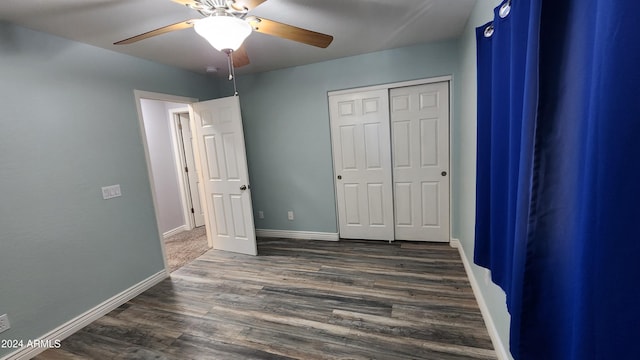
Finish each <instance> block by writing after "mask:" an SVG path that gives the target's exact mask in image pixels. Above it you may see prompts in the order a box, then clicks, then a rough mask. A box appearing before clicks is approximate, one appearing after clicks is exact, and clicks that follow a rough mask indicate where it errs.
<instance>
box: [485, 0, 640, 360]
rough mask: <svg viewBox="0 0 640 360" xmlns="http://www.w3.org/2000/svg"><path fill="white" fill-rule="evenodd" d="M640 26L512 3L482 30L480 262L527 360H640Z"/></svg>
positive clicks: (602, 12)
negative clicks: (503, 299)
mask: <svg viewBox="0 0 640 360" xmlns="http://www.w3.org/2000/svg"><path fill="white" fill-rule="evenodd" d="M509 10H510V11H509ZM638 26H640V2H638V1H637V0H615V1H612V0H565V1H549V0H548V1H544V0H529V1H525V0H513V1H512V2H505V3H504V4H502V5H501V6H500V7H498V8H496V13H495V18H494V21H492V22H491V23H489V24H486V25H484V26H482V27H480V28H478V29H477V49H478V142H477V184H476V190H477V201H476V242H475V255H474V259H475V262H476V263H477V264H478V265H481V266H484V267H486V268H488V269H490V270H491V275H492V279H493V281H494V282H495V283H496V284H498V285H499V286H500V287H502V289H504V291H505V293H506V295H507V308H508V310H509V312H510V314H511V334H510V335H511V336H510V349H511V353H512V354H513V356H514V358H515V359H517V360H521V359H531V360H539V359H558V360H573V359H575V360H578V359H580V360H583V359H640V347H639V346H637V344H636V343H637V342H638V341H640V325H638V324H640V288H639V287H638V286H636V283H637V282H638V279H639V278H640V259H637V258H638V257H639V256H640V160H639V159H638V157H640V37H639V36H637V35H636V34H640V29H638Z"/></svg>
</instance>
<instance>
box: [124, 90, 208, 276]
mask: <svg viewBox="0 0 640 360" xmlns="http://www.w3.org/2000/svg"><path fill="white" fill-rule="evenodd" d="M133 96H134V98H135V102H136V110H137V111H138V129H139V130H140V140H141V141H142V146H143V148H144V157H145V161H146V164H147V177H148V178H149V185H150V186H151V189H150V190H151V198H152V200H153V211H154V213H155V216H156V224H157V229H156V232H157V236H158V242H160V249H161V250H162V260H163V261H164V269H165V272H166V273H167V276H168V275H169V264H168V263H167V253H166V251H165V248H164V238H163V236H162V230H161V229H160V221H159V219H160V213H159V211H158V199H157V198H156V192H155V190H154V189H155V184H154V181H153V173H152V172H151V155H150V154H149V144H148V142H147V134H146V132H145V130H144V118H143V117H142V106H141V103H140V100H142V99H148V100H159V101H167V102H175V103H184V104H185V105H188V104H191V103H194V102H197V101H198V99H196V98H190V97H184V96H177V95H169V94H163V93H155V92H149V91H141V90H133ZM209 247H211V244H209Z"/></svg>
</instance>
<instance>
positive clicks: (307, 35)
mask: <svg viewBox="0 0 640 360" xmlns="http://www.w3.org/2000/svg"><path fill="white" fill-rule="evenodd" d="M247 21H248V22H249V24H250V25H251V26H252V27H253V29H254V30H255V31H257V32H260V33H263V34H267V35H273V36H277V37H281V38H284V39H289V40H293V41H297V42H301V43H303V44H307V45H312V46H317V47H321V48H326V47H327V46H329V44H331V42H332V41H333V36H331V35H327V34H322V33H319V32H315V31H311V30H307V29H303V28H299V27H296V26H293V25H287V24H283V23H281V22H277V21H273V20H269V19H265V18H261V17H257V16H251V17H248V18H247Z"/></svg>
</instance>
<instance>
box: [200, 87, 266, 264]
mask: <svg viewBox="0 0 640 360" xmlns="http://www.w3.org/2000/svg"><path fill="white" fill-rule="evenodd" d="M189 109H190V113H191V119H192V124H193V126H192V129H193V130H194V131H195V135H196V136H195V138H196V141H195V144H196V161H198V162H199V164H200V177H201V179H202V184H203V196H202V198H203V201H204V202H205V204H206V206H205V209H206V211H205V214H206V217H205V221H206V225H207V236H208V237H209V242H210V243H211V244H213V248H214V249H218V250H225V251H232V252H237V253H242V254H248V255H257V254H258V249H257V245H256V235H255V228H254V224H253V210H252V206H251V191H250V189H249V171H248V169H247V156H246V153H245V145H244V133H243V130H242V117H241V114H240V100H239V98H238V97H237V96H232V97H227V98H222V99H215V100H209V101H204V102H199V103H194V104H191V106H190V107H189Z"/></svg>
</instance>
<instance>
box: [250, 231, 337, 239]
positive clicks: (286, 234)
mask: <svg viewBox="0 0 640 360" xmlns="http://www.w3.org/2000/svg"><path fill="white" fill-rule="evenodd" d="M256 236H258V237H271V238H274V237H275V238H285V239H302V240H325V241H338V240H340V237H339V236H338V233H326V232H313V231H294V230H271V229H256Z"/></svg>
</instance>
